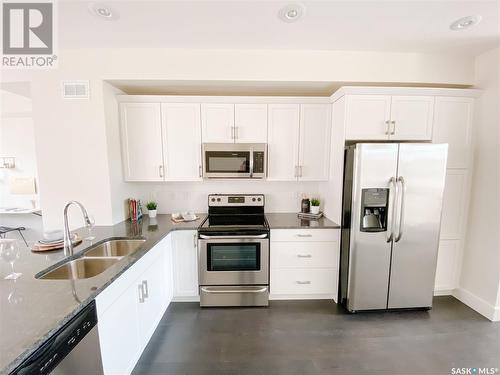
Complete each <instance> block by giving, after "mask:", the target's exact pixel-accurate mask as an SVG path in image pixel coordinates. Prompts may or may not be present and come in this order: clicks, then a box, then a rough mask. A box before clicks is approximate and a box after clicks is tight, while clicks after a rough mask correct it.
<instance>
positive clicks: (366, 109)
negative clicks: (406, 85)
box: [345, 94, 434, 141]
mask: <svg viewBox="0 0 500 375" xmlns="http://www.w3.org/2000/svg"><path fill="white" fill-rule="evenodd" d="M433 112H434V98H433V97H432V96H419V95H411V96H404V95H395V96H390V95H364V94H362V95H347V112H346V124H345V128H346V129H345V132H346V139H347V140H397V141H406V140H430V139H431V137H432V120H433Z"/></svg>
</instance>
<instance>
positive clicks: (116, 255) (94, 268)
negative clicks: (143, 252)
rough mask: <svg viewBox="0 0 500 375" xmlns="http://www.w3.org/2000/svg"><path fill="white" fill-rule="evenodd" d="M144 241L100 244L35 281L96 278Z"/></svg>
mask: <svg viewBox="0 0 500 375" xmlns="http://www.w3.org/2000/svg"><path fill="white" fill-rule="evenodd" d="M145 241H146V240H145V239H111V240H107V241H104V242H101V243H100V244H97V245H96V246H93V247H91V248H90V249H87V250H85V252H84V253H83V255H82V256H81V257H80V258H76V259H71V260H68V261H67V262H64V263H63V264H61V265H60V266H58V267H56V268H54V269H52V270H50V271H48V272H45V273H42V274H41V275H40V276H37V279H47V280H78V279H88V278H90V277H94V276H97V275H99V274H100V273H102V272H104V271H106V270H107V269H108V268H109V267H111V266H112V265H114V264H115V263H117V262H118V261H119V260H120V259H121V258H123V257H125V256H128V255H130V254H133V253H135V252H136V251H137V250H138V249H139V248H140V247H141V246H142V244H143V243H144V242H145Z"/></svg>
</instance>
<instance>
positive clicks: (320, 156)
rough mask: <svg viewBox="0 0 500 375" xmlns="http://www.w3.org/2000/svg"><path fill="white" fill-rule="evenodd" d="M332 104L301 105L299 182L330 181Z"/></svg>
mask: <svg viewBox="0 0 500 375" xmlns="http://www.w3.org/2000/svg"><path fill="white" fill-rule="evenodd" d="M331 107H332V105H331V104H301V106H300V141H299V180H302V181H322V180H328V166H329V160H330V129H331V123H332V121H331Z"/></svg>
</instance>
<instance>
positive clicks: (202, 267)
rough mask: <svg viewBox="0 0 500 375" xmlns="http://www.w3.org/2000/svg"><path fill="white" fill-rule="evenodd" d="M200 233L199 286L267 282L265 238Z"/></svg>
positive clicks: (267, 260) (267, 245)
mask: <svg viewBox="0 0 500 375" xmlns="http://www.w3.org/2000/svg"><path fill="white" fill-rule="evenodd" d="M264 236H266V237H267V235H262V236H255V237H257V238H255V237H254V238H250V236H248V237H231V236H220V237H215V236H214V237H211V236H204V235H200V237H201V239H200V240H199V246H198V252H199V253H198V261H199V281H200V285H267V284H269V239H268V238H258V237H264Z"/></svg>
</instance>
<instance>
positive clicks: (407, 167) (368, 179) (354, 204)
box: [339, 143, 448, 312]
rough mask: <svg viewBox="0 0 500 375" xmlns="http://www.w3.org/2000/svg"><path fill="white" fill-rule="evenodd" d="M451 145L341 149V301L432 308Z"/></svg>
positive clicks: (352, 305) (356, 305)
mask: <svg viewBox="0 0 500 375" xmlns="http://www.w3.org/2000/svg"><path fill="white" fill-rule="evenodd" d="M447 152H448V145H445V144H425V143H418V144H416V143H401V144H397V143H360V144H356V145H353V146H349V147H346V150H345V169H344V194H343V215H342V236H341V257H340V258H341V260H340V288H339V300H340V301H341V303H342V304H343V305H344V306H345V307H346V308H347V309H348V310H349V311H351V312H354V311H359V310H377V309H405V308H431V307H432V296H433V289H434V277H435V272H436V259H437V250H438V242H439V230H440V223H441V207H442V199H443V190H444V182H445V173H446V158H447Z"/></svg>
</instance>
